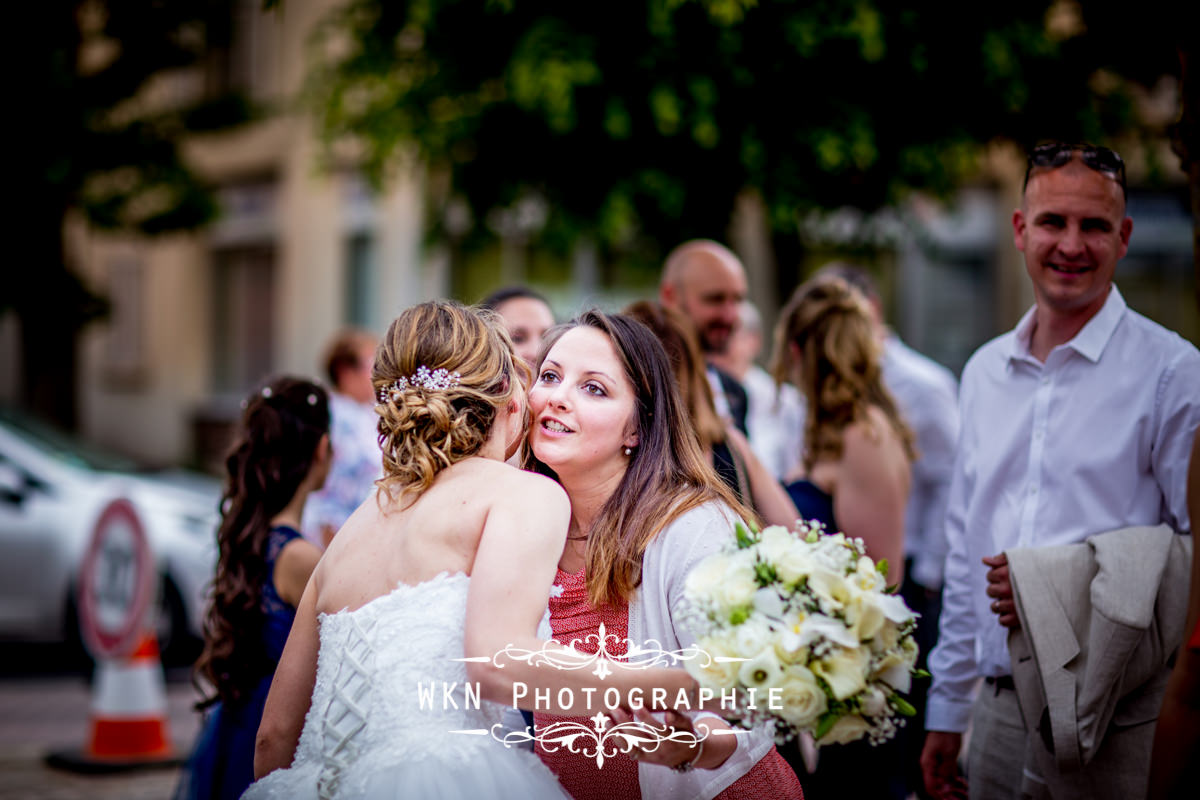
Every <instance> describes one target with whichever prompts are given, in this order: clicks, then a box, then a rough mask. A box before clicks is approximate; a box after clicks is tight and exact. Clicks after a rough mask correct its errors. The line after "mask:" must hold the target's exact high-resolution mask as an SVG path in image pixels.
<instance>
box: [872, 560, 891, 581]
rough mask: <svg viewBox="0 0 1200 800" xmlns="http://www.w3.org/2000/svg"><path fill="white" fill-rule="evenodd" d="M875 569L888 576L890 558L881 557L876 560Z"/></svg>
mask: <svg viewBox="0 0 1200 800" xmlns="http://www.w3.org/2000/svg"><path fill="white" fill-rule="evenodd" d="M875 571H876V572H878V573H879V574H880V575H882V576H883V577H885V578H886V577H887V574H888V560H887V559H886V558H881V559H879V560H878V561H876V562H875Z"/></svg>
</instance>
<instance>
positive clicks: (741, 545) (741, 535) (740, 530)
mask: <svg viewBox="0 0 1200 800" xmlns="http://www.w3.org/2000/svg"><path fill="white" fill-rule="evenodd" d="M733 532H734V533H735V534H736V535H737V546H738V549H739V550H745V549H746V548H747V547H750V546H752V545H753V544H754V542H755V538H754V535H753V534H751V533H750V531H749V529H747V528H746V523H744V522H742V521H741V520H738V521H737V522H736V523H734V526H733Z"/></svg>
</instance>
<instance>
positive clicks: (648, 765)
mask: <svg viewBox="0 0 1200 800" xmlns="http://www.w3.org/2000/svg"><path fill="white" fill-rule="evenodd" d="M529 405H530V411H531V413H532V418H533V420H532V426H531V428H530V431H529V437H528V443H529V449H528V455H527V460H526V467H528V468H530V469H532V470H534V471H536V472H539V473H541V474H544V475H547V476H549V477H552V478H554V479H555V480H556V481H557V482H558V483H559V484H560V485H561V486H562V487H563V489H564V490H566V493H567V497H568V498H569V499H570V502H571V508H570V512H571V513H570V521H569V524H568V528H567V541H566V546H565V548H564V549H563V551H562V556H561V558H560V559H559V561H558V571H557V574H556V577H555V583H556V584H557V590H556V591H555V592H554V593H552V596H551V599H550V625H551V628H552V629H553V632H554V637H555V639H556V640H558V641H561V642H571V641H574V642H576V644H575V647H577V648H578V649H580V650H584V651H585V652H587V651H589V648H590V650H591V651H593V652H594V651H596V650H597V644H598V643H599V641H600V639H601V638H603V640H604V644H605V647H606V649H607V652H608V653H609V654H611V655H616V656H623V655H626V654H627V653H628V652H629V651H628V648H629V647H632V646H636V647H638V648H645V647H649V648H662V649H665V650H679V649H682V648H685V647H688V646H690V645H693V644H695V641H696V637H695V636H694V635H693V634H692V633H691V632H690V631H689V630H688V628H687V626H686V621H685V615H686V611H685V604H684V601H683V590H684V582H685V580H686V578H687V575H688V573H689V572H690V571H691V569H692V568H693V567H694V566H695V565H696V564H697V563H699V562H700V561H701V560H702V559H703V558H704V557H705V556H707V555H709V554H711V553H714V552H717V551H718V550H720V549H721V548H722V546H723V545H724V544H725V543H726V542H728V541H730V540H731V539H732V538H733V536H734V532H733V531H734V523H735V521H736V520H737V519H738V518H739V517H741V518H744V519H752V518H753V514H752V512H750V511H749V510H748V509H746V508H745V507H744V506H743V505H742V504H741V503H740V502H739V501H738V500H737V498H736V497H735V496H734V494H733V492H732V491H731V490H730V488H729V487H728V486H727V485H726V484H725V483H724V482H723V481H722V480H721V479H720V478H719V477H718V476H717V474H716V472H715V471H714V470H713V467H712V464H711V463H710V462H709V460H708V459H706V458H705V456H704V453H703V451H702V450H701V448H700V443H699V441H698V440H697V438H696V434H695V432H694V431H693V429H692V424H691V418H690V417H689V415H688V412H687V409H686V408H685V407H684V405H683V401H682V400H681V399H680V395H679V392H678V390H677V389H676V386H675V379H674V376H673V374H672V371H671V365H670V362H669V360H668V358H667V354H666V352H665V351H664V350H663V346H662V344H661V343H660V342H659V340H658V338H657V337H656V336H655V334H654V333H653V332H652V331H651V330H650V329H649V328H647V327H646V326H645V325H643V324H642V323H641V322H638V321H637V320H635V319H632V318H630V317H627V316H624V315H622V314H604V313H602V312H599V311H588V312H586V313H584V314H583V315H581V316H580V317H578V318H576V319H575V320H574V321H573V322H572V323H570V324H568V325H566V326H562V327H560V328H558V329H555V330H553V331H551V332H550V334H549V335H548V336H547V339H546V342H545V344H544V345H543V350H542V355H541V358H540V360H539V366H538V372H537V376H536V377H535V379H534V383H533V388H532V389H531V390H530V393H529ZM601 631H603V637H602V636H601ZM635 713H636V716H637V719H638V720H640V721H641V722H642V723H643V724H647V725H654V724H658V723H656V722H655V721H654V720H653V719H652V718H651V717H650V716H649V715H648V714H647V713H646V712H645V711H637V712H635ZM613 717H614V718H615V719H616V720H617V721H618V722H619V723H625V722H630V721H631V719H630V717H629V716H628V714H627V713H625V712H622V711H619V710H618V711H614V712H613ZM665 721H666V724H668V725H671V726H673V727H674V728H675V729H676V730H687V731H694V732H695V733H696V734H697V737H698V738H699V739H701V740H702V741H701V742H700V743H699V744H695V745H694V744H689V743H685V742H681V741H678V740H676V741H663V742H660V743H658V744H657V746H656V747H646V748H641V747H636V748H633V749H632V751H631V752H630V753H629V754H624V753H618V754H616V755H615V756H614V757H612V758H607V759H606V760H605V761H604V764H603V769H601V768H600V767H599V766H598V765H597V764H596V763H595V762H592V761H588V760H585V759H579V758H577V757H573V754H571V753H569V752H565V751H564V749H559V750H557V751H554V750H551V749H548V748H545V747H543V746H541V745H540V743H539V748H538V752H539V755H541V757H542V759H543V760H544V761H545V762H546V763H547V764H548V765H549V766H550V768H551V769H552V770H554V772H555V773H556V774H557V775H558V778H559V780H560V781H561V782H562V784H563V786H564V787H565V788H566V789H567V791H568V792H570V793H571V795H572V796H573V797H575V798H576V800H582V798H604V799H605V800H610V799H611V798H622V799H623V800H627V799H628V798H637V797H645V798H657V797H720V798H725V799H726V800H728V799H729V798H795V797H800V796H801V790H800V785H799V783H798V782H797V780H796V776H795V774H794V773H793V772H792V770H791V769H790V768H789V767H788V765H787V763H786V762H784V760H783V759H782V758H781V757H780V755H779V753H778V752H777V751H776V750H775V747H774V744H773V743H772V741H771V737H770V736H769V734H767V733H766V732H765V731H763V730H762V729H757V730H754V731H751V732H750V733H749V734H746V735H742V736H728V735H712V734H713V733H714V732H715V731H718V730H721V729H728V728H729V725H728V723H726V722H725V721H724V720H722V719H720V718H719V717H717V716H716V715H711V714H699V715H696V716H694V717H693V716H691V715H685V714H681V713H678V712H676V711H672V712H669V713H668V715H667V717H666V720H665ZM553 722H554V720H553V718H551V717H543V718H541V719H539V721H538V726H539V728H541V727H542V726H544V725H550V724H553ZM664 730H665V729H664Z"/></svg>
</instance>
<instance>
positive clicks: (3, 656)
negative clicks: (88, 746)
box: [0, 645, 199, 800]
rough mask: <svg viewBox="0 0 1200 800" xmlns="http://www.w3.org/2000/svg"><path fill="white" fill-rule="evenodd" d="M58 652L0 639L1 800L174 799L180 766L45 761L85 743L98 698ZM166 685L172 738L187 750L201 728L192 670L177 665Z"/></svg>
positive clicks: (81, 676) (82, 676)
mask: <svg viewBox="0 0 1200 800" xmlns="http://www.w3.org/2000/svg"><path fill="white" fill-rule="evenodd" d="M56 652H57V651H53V649H50V648H31V647H16V646H13V645H0V800H17V799H18V798H20V800H28V799H29V798H46V800H75V798H79V799H80V800H109V799H110V798H111V799H112V800H116V799H117V798H128V799H129V800H150V799H151V798H155V799H157V798H168V797H170V796H171V792H172V791H173V790H174V788H175V783H176V781H177V779H178V774H179V771H178V769H175V768H167V769H146V770H142V771H138V772H127V773H120V774H110V775H79V774H74V773H70V772H65V771H62V770H58V769H52V768H50V767H48V766H46V765H45V763H44V759H45V757H46V755H47V754H49V753H51V752H54V751H58V750H67V749H71V748H80V747H82V746H83V744H84V741H85V740H86V738H87V734H88V725H89V723H88V719H89V716H88V714H89V708H90V706H91V699H92V693H91V688H90V686H89V685H88V680H87V677H86V676H85V675H83V674H81V673H80V672H79V671H77V670H72V669H69V668H64V667H62V666H60V665H59V664H57V663H56V661H55V658H56ZM166 686H167V703H168V716H169V723H168V724H169V730H170V734H171V738H172V739H173V740H174V741H175V742H176V744H177V747H178V749H179V752H180V753H182V754H186V753H187V752H189V751H190V749H191V745H192V741H193V740H194V738H195V736H196V730H197V728H198V726H199V717H198V715H197V714H196V713H195V712H194V711H192V704H193V703H194V702H195V700H196V694H195V691H194V690H193V689H192V686H191V684H190V682H189V681H188V677H187V670H186V669H173V670H171V671H170V673H169V676H168V680H167V683H166Z"/></svg>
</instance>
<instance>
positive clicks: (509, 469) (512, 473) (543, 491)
mask: <svg viewBox="0 0 1200 800" xmlns="http://www.w3.org/2000/svg"><path fill="white" fill-rule="evenodd" d="M478 462H479V463H477V464H475V465H474V470H473V472H472V475H471V478H472V481H473V482H475V483H476V484H477V485H478V488H479V491H480V496H481V497H487V498H488V500H489V501H497V500H502V501H512V500H514V499H517V500H520V501H521V502H522V503H525V502H541V503H554V504H559V503H561V504H562V505H564V506H568V507H569V501H568V500H567V493H566V492H565V491H564V490H563V488H562V486H560V485H559V484H558V483H557V482H556V481H554V480H552V479H551V478H548V477H546V476H545V475H539V474H538V473H536V472H529V471H527V470H523V469H518V468H517V467H514V466H511V465H509V464H506V463H504V462H502V461H493V460H491V459H482V458H481V459H478Z"/></svg>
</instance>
